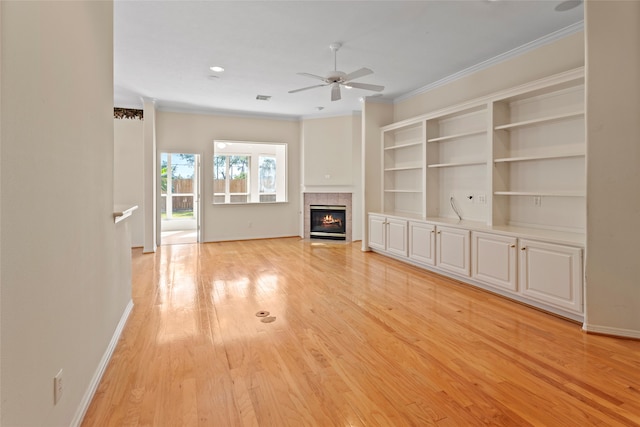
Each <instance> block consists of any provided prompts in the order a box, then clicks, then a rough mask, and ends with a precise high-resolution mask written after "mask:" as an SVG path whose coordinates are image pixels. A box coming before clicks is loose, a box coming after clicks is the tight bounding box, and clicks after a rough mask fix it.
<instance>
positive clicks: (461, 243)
mask: <svg viewBox="0 0 640 427" xmlns="http://www.w3.org/2000/svg"><path fill="white" fill-rule="evenodd" d="M436 230H437V231H436V235H437V239H436V241H437V245H436V246H437V250H436V256H437V260H438V262H437V266H438V267H440V268H442V269H443V270H448V271H451V272H454V273H458V274H462V275H464V276H469V273H470V268H469V231H468V230H461V229H458V228H449V227H437V228H436Z"/></svg>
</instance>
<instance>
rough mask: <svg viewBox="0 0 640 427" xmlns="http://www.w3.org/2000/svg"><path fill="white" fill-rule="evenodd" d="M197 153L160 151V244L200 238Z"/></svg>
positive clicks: (194, 240)
mask: <svg viewBox="0 0 640 427" xmlns="http://www.w3.org/2000/svg"><path fill="white" fill-rule="evenodd" d="M199 176H200V156H199V155H198V154H192V153H160V195H161V200H160V244H161V245H176V244H183V243H197V242H199V241H200V236H199V231H200V220H199V217H200V212H199V194H200V191H199V188H200V178H199Z"/></svg>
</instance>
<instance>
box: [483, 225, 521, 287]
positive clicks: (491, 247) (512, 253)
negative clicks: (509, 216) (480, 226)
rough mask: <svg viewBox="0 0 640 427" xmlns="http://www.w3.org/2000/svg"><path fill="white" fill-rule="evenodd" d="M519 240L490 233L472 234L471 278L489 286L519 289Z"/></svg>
mask: <svg viewBox="0 0 640 427" xmlns="http://www.w3.org/2000/svg"><path fill="white" fill-rule="evenodd" d="M516 244H517V239H516V238H515V237H508V236H500V235H496V234H488V233H479V232H475V231H474V232H473V233H471V260H472V262H471V276H472V277H473V278H474V279H476V280H478V281H481V282H484V283H486V284H488V285H492V286H495V287H498V288H500V289H505V290H508V291H516V290H517V289H518V282H517V274H516V268H517V267H516V265H517V259H518V257H517V255H516V254H517V247H516Z"/></svg>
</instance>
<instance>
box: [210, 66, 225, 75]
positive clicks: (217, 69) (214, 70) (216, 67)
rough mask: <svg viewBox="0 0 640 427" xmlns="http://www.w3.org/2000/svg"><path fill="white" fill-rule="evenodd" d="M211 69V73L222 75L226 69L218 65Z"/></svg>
mask: <svg viewBox="0 0 640 427" xmlns="http://www.w3.org/2000/svg"><path fill="white" fill-rule="evenodd" d="M209 69H210V70H211V71H213V72H215V73H222V72H223V71H224V68H222V67H220V66H218V65H215V66H213V67H209Z"/></svg>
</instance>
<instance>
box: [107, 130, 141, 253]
mask: <svg viewBox="0 0 640 427" xmlns="http://www.w3.org/2000/svg"><path fill="white" fill-rule="evenodd" d="M142 127H143V122H142V120H137V119H135V120H131V119H113V141H114V146H113V150H114V165H113V168H114V172H115V174H114V182H113V185H114V188H113V197H114V200H115V204H116V205H136V206H138V210H137V211H136V212H135V213H134V215H133V216H131V218H130V219H129V220H128V222H129V228H130V230H131V245H132V246H134V247H142V246H144V222H143V214H142V207H143V195H144V193H143V175H142V167H141V165H142V164H143V146H142V144H143V139H142Z"/></svg>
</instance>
